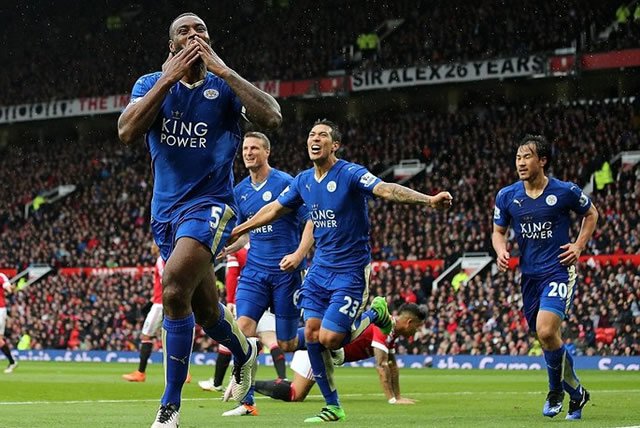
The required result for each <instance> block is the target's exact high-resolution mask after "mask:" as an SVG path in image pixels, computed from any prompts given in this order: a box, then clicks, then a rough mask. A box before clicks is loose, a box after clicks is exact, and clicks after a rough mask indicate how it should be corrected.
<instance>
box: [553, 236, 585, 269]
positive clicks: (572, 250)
mask: <svg viewBox="0 0 640 428" xmlns="http://www.w3.org/2000/svg"><path fill="white" fill-rule="evenodd" d="M560 249H562V250H565V251H564V252H563V253H561V254H560V255H559V256H558V258H559V259H560V264H561V265H563V266H571V265H573V264H576V263H577V262H578V259H579V258H580V254H582V250H580V248H578V246H577V245H576V243H575V242H572V243H570V244H564V245H561V246H560Z"/></svg>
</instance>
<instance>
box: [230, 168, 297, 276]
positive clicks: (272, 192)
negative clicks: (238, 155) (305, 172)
mask: <svg viewBox="0 0 640 428" xmlns="http://www.w3.org/2000/svg"><path fill="white" fill-rule="evenodd" d="M292 181H293V177H291V176H290V175H289V174H287V173H285V172H282V171H279V170H277V169H275V168H272V169H271V172H270V173H269V176H268V177H267V179H266V180H265V181H264V182H262V183H260V184H259V185H258V186H255V185H254V184H252V183H251V177H246V178H245V179H244V180H242V181H241V182H240V183H238V185H237V186H236V187H235V189H234V193H235V197H236V203H237V204H238V210H239V212H240V213H239V216H238V222H239V223H242V222H244V221H246V220H248V219H250V218H251V217H253V215H254V214H255V213H257V212H258V211H259V210H260V208H262V207H263V206H265V205H267V204H268V203H270V202H273V201H274V200H276V198H277V197H278V195H279V194H280V192H282V191H283V190H284V189H285V188H286V187H287V186H289V185H290V184H291V182H292ZM307 218H308V212H307V209H306V207H305V206H304V205H302V206H300V207H299V208H298V209H297V210H296V211H293V212H291V213H289V214H287V215H285V216H282V217H280V218H279V219H278V220H276V221H274V222H273V223H271V224H268V225H266V226H262V227H258V228H256V229H253V230H252V231H250V232H249V239H250V243H251V246H250V247H249V254H248V255H247V265H255V266H258V267H260V268H262V269H267V270H270V271H276V272H280V267H279V263H280V260H282V257H284V256H285V255H287V254H291V253H293V252H294V251H295V250H296V249H297V248H298V244H299V243H300V236H301V234H302V228H303V224H304V223H305V222H306V221H307ZM299 269H302V263H301V264H300V266H299Z"/></svg>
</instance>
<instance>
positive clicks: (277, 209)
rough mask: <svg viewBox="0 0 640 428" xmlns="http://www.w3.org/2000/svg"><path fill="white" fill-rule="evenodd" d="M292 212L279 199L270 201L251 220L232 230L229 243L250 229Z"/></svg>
mask: <svg viewBox="0 0 640 428" xmlns="http://www.w3.org/2000/svg"><path fill="white" fill-rule="evenodd" d="M290 212H291V209H290V208H287V207H285V206H283V205H282V204H281V203H280V202H278V201H277V200H276V201H273V202H271V203H268V204H267V205H265V206H264V207H262V208H260V211H258V212H257V213H256V214H255V215H254V216H253V217H251V218H250V219H249V220H247V221H245V222H244V223H242V224H240V225H238V226H236V227H235V228H234V229H233V230H232V231H231V236H230V237H229V240H228V241H227V244H228V245H231V244H233V243H234V242H236V241H237V240H238V238H239V237H240V236H242V235H244V234H245V233H247V232H249V231H250V230H252V229H255V228H256V227H261V226H264V225H266V224H271V223H273V222H274V221H276V220H277V219H279V218H280V217H282V216H283V215H285V214H288V213H290Z"/></svg>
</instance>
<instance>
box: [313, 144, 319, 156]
mask: <svg viewBox="0 0 640 428" xmlns="http://www.w3.org/2000/svg"><path fill="white" fill-rule="evenodd" d="M321 149H322V148H321V147H320V144H312V145H311V153H313V154H314V155H317V154H318V153H320V150H321Z"/></svg>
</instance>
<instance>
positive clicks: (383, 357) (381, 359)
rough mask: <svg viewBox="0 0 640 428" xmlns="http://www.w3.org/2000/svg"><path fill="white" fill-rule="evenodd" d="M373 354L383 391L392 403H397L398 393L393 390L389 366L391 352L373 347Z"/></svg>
mask: <svg viewBox="0 0 640 428" xmlns="http://www.w3.org/2000/svg"><path fill="white" fill-rule="evenodd" d="M373 355H374V357H375V359H376V370H377V371H378V378H379V379H380V386H382V391H384V395H385V396H386V397H387V400H388V401H389V403H390V404H395V403H396V401H397V398H396V394H395V392H394V391H393V384H392V381H391V369H390V367H389V354H388V353H387V352H384V351H383V350H381V349H378V348H373Z"/></svg>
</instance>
